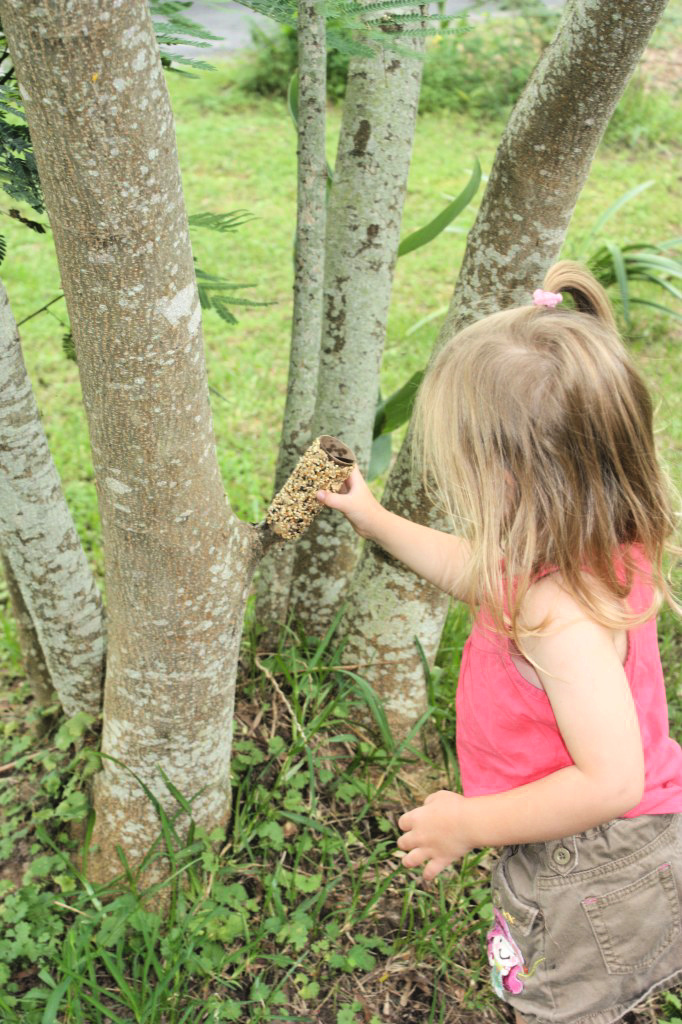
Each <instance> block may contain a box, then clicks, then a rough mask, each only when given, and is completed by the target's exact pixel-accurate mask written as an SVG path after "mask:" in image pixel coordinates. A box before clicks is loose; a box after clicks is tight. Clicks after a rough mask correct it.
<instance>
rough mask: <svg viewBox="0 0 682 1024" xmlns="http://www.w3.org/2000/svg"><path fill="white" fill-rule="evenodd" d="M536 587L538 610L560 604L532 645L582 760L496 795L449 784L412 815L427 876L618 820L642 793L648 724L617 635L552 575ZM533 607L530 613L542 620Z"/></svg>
mask: <svg viewBox="0 0 682 1024" xmlns="http://www.w3.org/2000/svg"><path fill="white" fill-rule="evenodd" d="M531 594H532V602H533V604H534V605H536V608H535V609H534V610H535V611H536V612H541V609H542V607H543V606H544V607H545V608H547V607H548V604H547V603H546V602H548V601H549V602H551V605H552V606H553V613H552V619H553V621H552V624H551V625H550V627H549V629H548V631H547V632H546V633H545V634H544V635H543V636H540V637H533V638H532V640H531V639H530V638H529V640H528V641H527V642H526V645H525V646H526V647H527V650H528V654H529V655H530V657H531V658H532V659H533V663H534V664H535V666H536V670H537V671H538V674H539V676H540V679H541V681H542V684H543V686H544V688H545V691H546V693H547V696H548V697H549V700H550V702H551V705H552V709H553V711H554V715H555V717H556V721H557V725H558V727H559V731H560V732H561V736H562V738H563V740H564V743H565V744H566V747H567V749H568V752H569V754H570V755H571V758H572V759H573V762H574V763H573V764H572V765H571V766H569V767H567V768H562V769H561V770H560V771H557V772H554V773H552V774H551V775H547V776H545V778H542V779H539V780H537V781H536V782H531V783H529V784H527V785H525V786H520V787H518V789H513V790H509V791H508V792H505V793H498V794H495V795H492V796H480V797H463V796H460V795H459V794H457V793H451V792H448V791H445V790H441V791H439V792H438V793H432V794H431V796H429V797H427V799H426V801H425V802H424V804H423V805H422V807H418V808H415V809H414V810H412V811H409V812H408V813H406V814H403V815H402V817H401V818H400V820H399V822H398V824H399V826H400V828H401V829H403V831H404V835H402V836H401V837H400V839H399V841H398V846H399V847H400V849H401V850H404V851H407V852H406V853H405V855H404V856H403V864H404V865H405V867H411V868H412V867H418V866H420V865H423V864H425V868H424V878H425V879H426V880H427V881H429V880H431V879H433V878H435V876H436V875H437V874H438V873H439V872H440V871H442V870H443V868H445V867H446V866H447V865H448V864H450V863H451V862H452V861H453V860H456V859H458V858H459V857H462V856H464V854H465V853H467V852H468V851H469V850H472V849H475V848H477V847H481V846H502V845H510V844H517V843H532V842H544V841H546V840H550V839H560V838H562V837H564V836H568V835H572V834H574V833H576V832H582V831H584V830H585V829H587V828H591V827H592V826H594V825H600V824H603V823H605V822H607V821H610V820H611V819H612V818H617V817H619V816H621V815H623V814H625V813H626V812H627V811H629V810H631V809H632V808H633V807H635V806H636V805H637V804H638V803H639V801H640V800H641V797H642V792H643V788H644V755H643V751H642V742H641V737H640V732H639V723H638V720H637V712H636V709H635V705H634V701H633V698H632V693H631V691H630V686H629V683H628V680H627V678H626V676H625V672H624V670H623V666H622V665H621V663H620V660H619V658H618V655H617V653H616V649H615V646H614V643H613V638H612V635H611V633H610V632H609V630H607V629H605V628H604V627H602V626H600V625H598V624H597V623H595V622H593V621H592V620H590V619H588V618H586V617H585V613H584V611H583V610H582V609H581V608H580V606H579V605H577V603H576V602H575V601H574V600H573V599H572V598H570V597H569V595H567V594H566V593H565V592H564V591H562V590H561V588H560V586H559V585H558V583H557V582H555V581H554V580H553V579H552V577H546V578H545V579H544V580H541V581H540V582H539V583H538V584H536V586H535V587H533V588H532V591H531ZM529 596H530V595H529ZM530 611H531V615H532V617H531V618H530V621H541V620H542V614H540V616H539V618H535V615H534V614H533V609H530Z"/></svg>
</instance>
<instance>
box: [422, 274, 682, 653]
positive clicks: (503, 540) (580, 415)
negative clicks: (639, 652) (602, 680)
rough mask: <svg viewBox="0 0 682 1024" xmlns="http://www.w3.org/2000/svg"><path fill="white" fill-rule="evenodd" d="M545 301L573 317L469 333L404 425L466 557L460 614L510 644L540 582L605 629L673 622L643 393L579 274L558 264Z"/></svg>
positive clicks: (522, 311) (547, 314)
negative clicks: (567, 596) (656, 619)
mask: <svg viewBox="0 0 682 1024" xmlns="http://www.w3.org/2000/svg"><path fill="white" fill-rule="evenodd" d="M544 288H545V289H546V290H548V291H552V292H561V293H562V294H563V296H564V303H563V307H565V306H566V305H567V303H566V301H565V300H566V295H567V294H568V295H570V296H571V297H572V299H573V304H574V307H575V308H572V309H571V308H563V307H560V308H556V309H551V308H546V307H538V306H535V305H529V306H523V307H521V308H518V309H510V310H505V311H503V312H500V313H495V314H493V315H492V316H488V317H485V318H484V319H483V320H480V321H479V322H477V323H474V324H471V325H470V326H468V327H465V328H464V329H463V330H462V331H460V332H459V333H458V334H457V335H456V336H455V337H453V338H451V339H450V341H449V342H447V343H446V345H445V346H444V347H443V348H442V349H441V351H440V352H439V353H438V355H437V356H436V358H435V360H434V361H433V363H432V365H431V367H430V368H429V371H428V373H427V374H426V377H425V379H424V382H423V384H422V387H421V389H420V392H419V396H418V400H417V409H416V420H415V428H416V437H415V440H416V444H415V450H416V452H417V454H418V457H419V456H421V459H422V460H423V463H422V464H423V472H424V479H425V482H426V485H427V488H428V489H429V490H430V491H431V493H432V495H434V496H435V497H436V500H437V502H438V504H439V505H440V506H441V507H443V508H444V509H445V510H446V511H447V512H448V513H450V514H451V515H452V516H453V518H454V519H455V521H456V522H457V523H458V525H459V527H460V529H461V527H462V525H463V526H464V529H465V532H466V534H467V536H468V537H469V539H470V541H471V547H472V558H471V565H470V573H469V577H468V580H467V581H465V593H466V594H467V599H468V601H469V603H470V604H471V606H472V607H483V608H485V609H486V610H487V611H488V612H489V613H490V614H491V616H492V619H493V622H494V624H495V626H496V628H497V629H498V630H499V631H500V632H502V633H503V634H506V635H507V636H509V637H511V638H513V639H514V640H515V641H516V642H517V643H519V641H520V640H521V638H522V637H523V636H527V635H530V634H532V633H535V632H538V631H539V630H541V629H542V628H543V627H544V626H546V623H545V624H542V623H535V624H529V623H524V622H522V621H521V619H520V609H521V605H522V603H523V600H524V597H525V595H526V593H527V591H528V588H529V587H530V586H531V585H532V583H533V581H534V580H535V579H536V578H537V576H538V574H540V573H542V572H543V571H546V570H547V569H548V568H551V569H555V570H557V571H558V572H559V573H560V575H561V580H562V585H563V586H564V587H565V588H566V589H567V590H568V591H569V593H571V594H572V595H573V596H574V597H575V598H576V599H577V600H578V601H579V602H580V603H581V604H582V605H583V607H584V608H585V609H586V611H587V613H588V614H589V615H590V617H591V618H593V619H594V620H595V621H597V622H599V623H601V624H603V625H605V626H607V627H609V628H613V629H621V628H629V627H631V626H632V625H634V624H636V623H637V622H641V621H643V620H644V619H645V618H647V617H649V616H650V615H651V614H653V613H654V612H655V610H656V608H657V607H658V605H659V603H660V600H661V598H662V597H665V598H667V599H668V600H669V601H670V603H671V604H672V605H673V606H674V607H676V608H677V610H678V611H679V610H680V609H679V606H678V605H677V604H676V602H675V599H674V597H673V595H672V592H671V590H670V587H669V585H668V583H667V581H666V578H665V574H664V571H663V558H664V553H665V551H666V549H669V550H672V551H674V552H676V553H679V549H678V548H676V547H675V546H674V545H673V544H672V538H673V535H674V529H675V516H674V513H673V510H672V507H671V499H670V497H669V493H671V492H670V490H669V486H668V484H667V481H666V479H665V476H664V474H663V471H662V469H661V468H660V466H659V463H658V460H657V457H656V451H655V445H654V436H653V409H652V403H651V398H650V396H649V392H648V390H647V388H646V385H645V384H644V382H643V380H642V378H641V377H640V375H639V374H638V372H637V371H636V369H635V368H634V366H633V364H632V362H631V360H630V358H629V356H628V353H627V352H626V349H625V346H624V345H623V343H622V341H621V339H620V337H619V336H618V332H617V329H616V325H615V320H614V317H613V312H612V310H611V306H610V304H609V300H608V297H607V295H606V293H605V291H604V289H603V288H602V287H601V285H599V284H598V282H597V281H596V280H595V279H594V277H593V276H592V274H590V273H589V271H587V270H586V269H585V268H583V267H581V266H580V265H579V264H577V263H573V262H569V261H567V260H565V261H562V262H560V263H557V264H555V266H553V267H552V268H551V269H550V270H549V271H548V273H547V276H546V278H545V281H544ZM636 548H638V549H639V550H641V552H642V553H643V555H644V557H645V558H646V560H647V561H648V562H649V563H650V564H651V567H652V568H651V582H652V584H653V588H654V598H653V599H652V604H651V607H650V608H649V609H646V610H645V611H644V612H642V613H641V614H635V613H634V612H633V611H632V610H631V609H629V608H628V606H627V604H626V601H625V599H626V597H627V595H628V593H629V591H630V588H631V586H632V581H633V577H634V574H635V572H636V571H637V564H638V559H637V557H636V553H635V549H636ZM640 561H641V559H640Z"/></svg>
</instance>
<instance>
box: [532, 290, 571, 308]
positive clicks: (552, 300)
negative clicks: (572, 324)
mask: <svg viewBox="0 0 682 1024" xmlns="http://www.w3.org/2000/svg"><path fill="white" fill-rule="evenodd" d="M563 298H564V297H563V295H562V294H561V292H543V290H542V288H536V289H535V291H534V292H533V305H534V306H547V308H548V309H554V307H555V306H558V305H559V303H560V302H563Z"/></svg>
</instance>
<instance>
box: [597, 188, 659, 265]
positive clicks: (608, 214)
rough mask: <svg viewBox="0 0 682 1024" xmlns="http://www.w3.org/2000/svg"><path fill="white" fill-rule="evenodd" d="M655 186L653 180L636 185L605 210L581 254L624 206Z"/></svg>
mask: <svg viewBox="0 0 682 1024" xmlns="http://www.w3.org/2000/svg"><path fill="white" fill-rule="evenodd" d="M655 184H656V182H655V180H654V179H653V178H652V179H651V180H650V181H644V182H642V183H641V184H640V185H635V187H634V188H631V189H629V190H628V191H627V192H626V193H625V195H622V196H621V197H620V199H616V201H615V203H612V204H611V206H609V208H608V209H607V210H605V211H604V213H602V215H601V217H599V218H598V219H597V222H596V224H595V225H594V227H593V228H592V230H591V231H590V233H589V234H588V236H587V238H586V239H585V240H584V242H583V243H582V246H581V248H580V253H581V254H582V253H584V252H586V251H587V248H588V246H589V244H590V242H591V241H592V239H593V238H596V237H597V235H598V234H599V232H600V231H601V229H602V228H603V227H604V225H605V224H606V222H607V221H609V220H611V218H612V217H613V216H614V214H616V213H618V211H619V210H620V208H621V207H622V206H625V204H626V203H629V202H630V200H631V199H634V197H635V196H638V195H639V194H640V193H641V192H644V191H645V189H647V188H651V186H652V185H655Z"/></svg>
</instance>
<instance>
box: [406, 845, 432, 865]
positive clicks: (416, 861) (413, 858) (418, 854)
mask: <svg viewBox="0 0 682 1024" xmlns="http://www.w3.org/2000/svg"><path fill="white" fill-rule="evenodd" d="M427 858H428V854H427V853H426V851H425V850H421V849H420V848H419V847H418V846H417V847H416V848H415V849H414V850H410V852H409V853H406V854H404V855H403V867H404V868H418V867H419V865H420V864H423V863H424V861H425V860H427Z"/></svg>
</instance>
